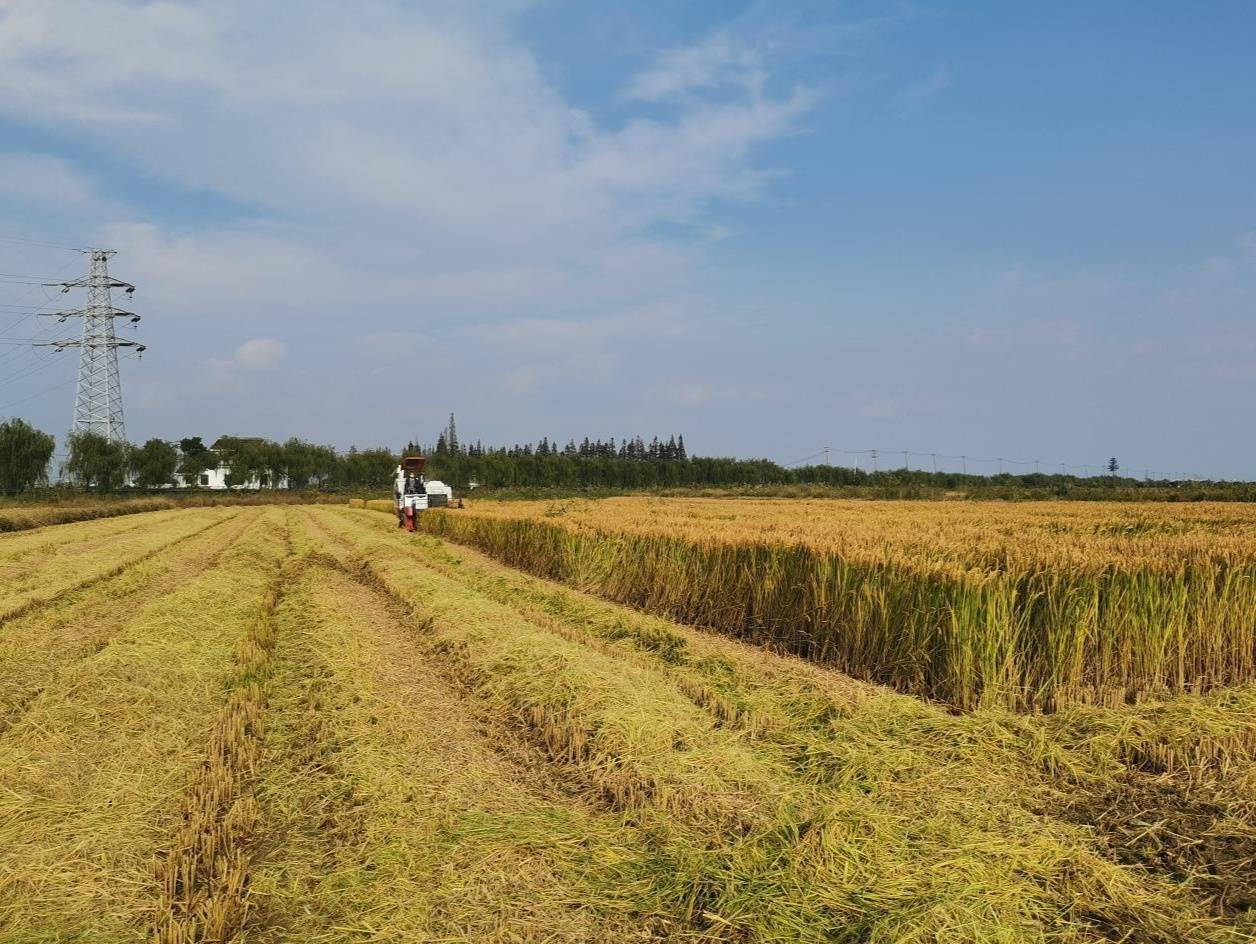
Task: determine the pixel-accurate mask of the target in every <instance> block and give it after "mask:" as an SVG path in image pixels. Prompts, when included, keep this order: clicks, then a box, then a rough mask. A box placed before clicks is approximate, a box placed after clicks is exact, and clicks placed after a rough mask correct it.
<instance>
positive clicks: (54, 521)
mask: <svg viewBox="0 0 1256 944" xmlns="http://www.w3.org/2000/svg"><path fill="white" fill-rule="evenodd" d="M342 501H343V499H341V498H338V497H336V496H334V495H330V494H322V493H318V492H286V491H280V492H273V491H262V492H235V491H213V490H208V491H196V490H193V491H191V492H186V491H184V492H178V493H174V494H171V495H170V496H168V497H167V496H164V495H154V496H150V497H147V498H126V497H122V496H117V497H113V498H93V497H90V496H88V497H64V496H63V497H61V498H59V499H57V500H56V501H47V502H35V503H30V502H15V503H12V504H9V503H0V533H3V532H7V531H31V530H34V529H36V528H46V527H51V526H53V525H62V524H70V523H72V522H75V521H95V520H98V519H101V518H117V517H121V516H123V515H136V514H143V513H146V512H150V511H169V510H171V509H176V508H183V509H187V508H204V507H215V508H216V507H220V506H238V505H290V504H298V503H299V504H308V503H311V502H328V503H334V504H340V503H341V502H342Z"/></svg>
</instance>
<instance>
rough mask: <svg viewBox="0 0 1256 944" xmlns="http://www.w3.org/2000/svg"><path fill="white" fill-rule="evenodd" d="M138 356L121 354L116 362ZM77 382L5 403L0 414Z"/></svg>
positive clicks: (56, 386) (133, 352)
mask: <svg viewBox="0 0 1256 944" xmlns="http://www.w3.org/2000/svg"><path fill="white" fill-rule="evenodd" d="M139 356H140V351H138V350H135V351H128V352H127V353H126V354H123V355H122V356H121V357H119V358H118V360H119V361H124V360H127V359H128V358H131V357H139ZM77 380H78V377H71V378H70V379H69V380H63V381H61V382H60V383H58V384H53V385H52V386H51V387H48V388H46V389H44V390H40V391H39V392H38V393H32V394H31V395H30V396H27V397H22V399H20V400H14V401H13V402H12V403H6V404H4V405H3V406H0V413H3V412H5V411H6V410H9V409H11V408H13V407H15V406H19V405H21V404H23V403H27V402H29V401H30V400H34V399H35V398H36V397H42V396H44V395H45V394H48V393H52V392H54V391H56V390H61V389H63V388H65V387H68V386H70V384H72V383H74V382H75V381H77Z"/></svg>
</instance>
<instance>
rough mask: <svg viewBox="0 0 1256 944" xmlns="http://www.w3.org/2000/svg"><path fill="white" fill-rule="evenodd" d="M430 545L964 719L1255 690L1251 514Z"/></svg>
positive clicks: (713, 516)
mask: <svg viewBox="0 0 1256 944" xmlns="http://www.w3.org/2000/svg"><path fill="white" fill-rule="evenodd" d="M422 520H423V526H424V528H425V529H426V530H428V531H430V532H432V533H434V534H439V535H444V536H447V537H449V538H451V539H453V540H456V541H463V542H466V543H470V544H473V545H475V546H477V547H480V548H481V549H484V550H487V551H489V552H490V553H493V554H494V555H496V556H498V557H499V558H501V559H502V560H504V561H506V562H508V563H510V564H512V565H515V566H520V567H523V568H525V569H527V570H530V571H531V572H533V573H537V574H540V575H542V576H546V577H550V578H554V579H558V580H562V581H564V582H569V583H572V584H574V585H576V586H579V587H582V588H584V589H588V590H592V591H595V592H597V593H599V594H602V595H605V596H608V597H610V598H611V599H614V600H618V601H621V602H626V603H630V604H633V605H635V606H639V607H643V608H646V609H650V610H653V611H655V612H659V613H663V614H666V615H667V616H670V617H672V618H675V619H679V620H682V621H684V622H691V623H697V624H700V625H705V626H709V627H713V628H717V629H720V630H723V631H726V632H729V633H733V634H735V635H738V636H741V637H745V638H748V639H751V640H754V641H757V642H762V643H767V644H770V645H773V646H777V647H780V648H783V649H786V650H788V651H791V652H794V653H797V654H800V655H804V656H806V657H808V658H812V659H816V660H819V661H822V662H825V663H828V664H831V665H834V666H836V667H838V668H840V669H842V670H844V671H847V672H850V673H852V674H855V675H859V676H862V677H864V678H869V679H873V680H876V681H881V682H885V683H889V684H892V685H894V686H896V687H898V688H900V689H902V690H904V691H908V692H912V693H916V694H921V695H925V696H928V697H931V698H937V699H941V700H945V701H948V702H950V703H952V704H955V705H957V706H959V707H962V708H972V707H975V706H978V705H992V704H1000V705H1008V706H1013V707H1018V708H1040V709H1054V708H1056V707H1058V706H1059V705H1060V704H1062V703H1064V702H1066V701H1083V702H1092V703H1100V704H1120V703H1124V702H1127V701H1133V700H1138V699H1141V698H1145V697H1147V696H1150V695H1163V694H1168V693H1173V692H1191V691H1205V690H1210V689H1213V688H1216V687H1219V686H1224V685H1230V684H1235V683H1238V682H1243V681H1248V680H1251V679H1253V678H1256V509H1251V508H1248V507H1247V506H1243V505H1234V504H1203V503H1201V504H1195V505H1189V506H1175V505H1155V506H1148V505H1129V504H1115V503H1114V504H1100V503H1087V504H1081V503H1064V502H1056V503H1034V504H1009V503H995V502H990V503H975V502H974V503H941V502H939V503H928V502H875V503H874V502H859V501H832V500H815V501H799V502H790V501H780V500H775V501H773V500H766V501H764V500H759V501H754V500H736V499H733V500H730V499H705V500H704V499H662V500H660V499H656V498H617V499H606V500H602V501H589V500H584V501H573V502H562V503H553V502H499V503H493V502H477V503H475V504H474V506H473V508H472V509H471V510H470V511H469V512H452V511H449V512H445V511H437V512H429V513H428V514H426V515H424V517H423V519H422Z"/></svg>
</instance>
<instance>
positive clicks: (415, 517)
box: [393, 456, 428, 531]
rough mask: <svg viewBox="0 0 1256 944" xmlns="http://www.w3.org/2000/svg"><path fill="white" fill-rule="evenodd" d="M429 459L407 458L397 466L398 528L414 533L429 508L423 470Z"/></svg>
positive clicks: (394, 492)
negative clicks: (422, 514) (423, 513)
mask: <svg viewBox="0 0 1256 944" xmlns="http://www.w3.org/2000/svg"><path fill="white" fill-rule="evenodd" d="M426 468H427V459H425V458H423V456H405V457H404V458H403V459H402V460H401V464H400V465H399V466H397V472H396V477H395V479H394V481H393V496H394V497H395V498H396V501H397V527H399V528H405V529H406V530H407V531H414V530H415V529H416V528H417V527H418V524H419V514H420V513H421V512H423V511H425V510H426V509H427V507H428V497H427V480H426V479H425V478H424V476H423V470H424V469H426Z"/></svg>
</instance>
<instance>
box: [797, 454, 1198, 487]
mask: <svg viewBox="0 0 1256 944" xmlns="http://www.w3.org/2000/svg"><path fill="white" fill-rule="evenodd" d="M830 452H836V453H838V454H840V455H847V456H854V457H856V459H855V463H856V464H855V468H859V464H858V462H859V458H858V457H861V456H867V457H868V458H869V459H870V461H871V463H872V465H873V469H874V470H876V469H877V468H878V459H879V458H881V457H884V456H891V455H893V456H902V457H903V466H902V467H901V468H905V469H907V470H908V471H917V470H913V469H912V468H911V458H913V457H915V458H919V459H921V460H925V459H930V460H932V461H933V464H934V467H935V470H936V465H937V460H938V459H948V460H953V461H954V460H958V461H959V462H960V463H961V468H962V474H964V475H967V474H968V463H970V462H975V463H980V464H985V465H993V464H998V465H999V466H1000V471H1001V473H1002V472H1006V469H1005V468H1004V467H1005V466H1013V465H1015V466H1024V467H1026V468H1029V467H1031V466H1032V467H1033V469H1034V471H1035V472H1036V473H1038V474H1041V468H1042V467H1043V466H1047V467H1048V468H1059V469H1060V474H1063V475H1067V474H1068V470H1073V471H1074V472H1076V471H1078V470H1080V471H1081V473H1082V476H1081V477H1084V478H1088V477H1093V476H1091V474H1090V470H1091V469H1092V468H1093V469H1094V470H1095V471H1096V472H1102V471H1104V469H1105V468H1106V466H1104V465H1103V464H1099V465H1093V464H1091V463H1082V464H1075V463H1065V462H1048V461H1047V460H1045V459H1010V458H1008V457H1007V456H993V457H988V458H987V457H983V456H969V455H952V454H949V453H941V452H919V451H917V450H914V449H839V448H837V447H836V446H825V447H823V448H822V449H821V451H820V452H816V453H812V454H811V455H809V456H805V457H803V458H802V459H798V460H795V461H793V462H787V463H785V465H786V467H787V468H789V467H795V466H799V465H802V464H803V463H806V462H808V461H810V460H812V459H815V458H817V457H819V456H824V457H825V458H826V460H827V458H828V453H830ZM825 464H826V465H827V464H828V463H827V461H826V463H825ZM922 464H923V462H922ZM1126 467H1127V468H1130V466H1129V465H1128V464H1127V466H1126ZM1132 468H1134V470H1135V471H1141V472H1142V473H1143V478H1144V480H1145V481H1182V480H1185V479H1187V478H1192V477H1196V478H1197V477H1198V476H1187V475H1179V476H1173V475H1167V474H1164V473H1161V472H1157V471H1153V470H1151V469H1149V468H1147V467H1144V466H1141V465H1135V466H1133V467H1132ZM919 471H924V470H923V469H921V470H919Z"/></svg>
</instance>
